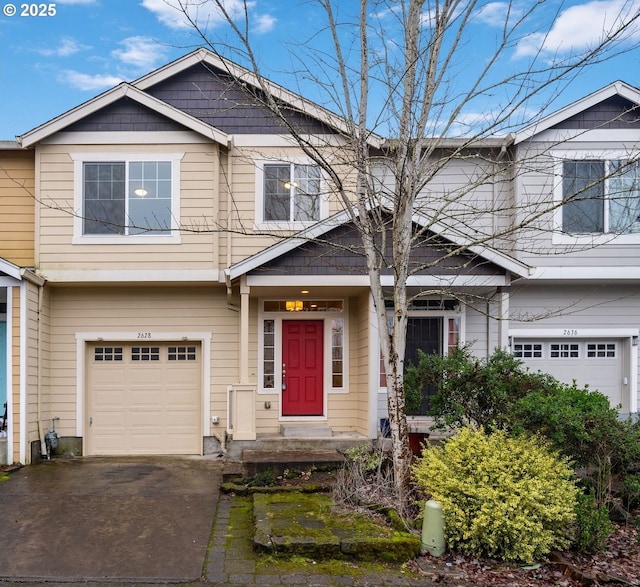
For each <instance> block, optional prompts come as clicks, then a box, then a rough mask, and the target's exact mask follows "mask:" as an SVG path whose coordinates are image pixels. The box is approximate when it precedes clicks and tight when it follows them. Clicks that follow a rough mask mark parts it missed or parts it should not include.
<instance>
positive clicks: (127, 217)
mask: <svg viewBox="0 0 640 587" xmlns="http://www.w3.org/2000/svg"><path fill="white" fill-rule="evenodd" d="M73 158H74V160H75V185H76V188H75V189H76V210H77V212H78V213H77V218H76V225H75V234H76V237H77V238H78V239H79V240H80V241H82V242H85V239H86V242H89V241H90V240H98V241H104V240H105V239H107V240H109V239H114V240H117V239H122V238H123V237H127V238H133V239H141V240H144V241H146V242H148V239H150V238H153V237H155V238H156V239H160V240H162V239H167V238H169V239H171V238H172V236H175V234H174V233H177V231H175V228H176V226H174V224H175V221H176V219H177V218H179V179H178V176H179V160H180V158H181V155H180V154H177V155H174V154H170V155H162V156H159V157H158V156H145V155H141V154H136V155H124V156H118V155H115V154H103V155H98V154H87V155H83V154H78V155H73Z"/></svg>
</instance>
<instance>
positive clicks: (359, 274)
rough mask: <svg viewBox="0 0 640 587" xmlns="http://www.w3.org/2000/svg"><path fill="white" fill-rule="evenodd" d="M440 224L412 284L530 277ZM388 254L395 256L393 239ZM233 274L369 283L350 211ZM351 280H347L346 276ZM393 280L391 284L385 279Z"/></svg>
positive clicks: (421, 250)
mask: <svg viewBox="0 0 640 587" xmlns="http://www.w3.org/2000/svg"><path fill="white" fill-rule="evenodd" d="M414 224H415V226H416V227H420V228H421V227H423V226H425V225H426V219H425V218H422V217H420V216H419V215H416V216H414ZM444 232H445V231H444V229H443V228H442V227H441V226H439V225H437V224H430V225H429V229H428V230H425V232H424V234H423V235H422V236H421V237H420V239H419V242H418V246H416V247H415V248H414V249H413V251H412V259H411V264H412V268H413V270H414V272H413V274H412V276H411V277H410V284H413V285H444V284H447V285H453V284H457V285H465V284H469V285H471V284H472V282H473V283H475V284H479V283H484V284H494V285H495V284H498V282H499V283H502V282H503V281H504V280H503V279H496V278H501V277H504V276H506V274H507V273H511V274H514V275H516V276H519V277H523V276H528V275H529V273H530V270H531V268H530V267H529V266H527V265H525V264H523V263H521V262H519V261H517V260H515V259H513V258H512V257H509V256H508V255H505V254H504V253H501V252H499V251H496V250H494V249H491V248H488V247H485V246H479V245H473V244H469V245H468V246H467V243H465V241H464V239H463V238H462V237H461V236H456V235H454V236H453V238H452V236H451V235H450V234H442V233H444ZM386 258H387V259H389V260H391V258H392V257H391V251H390V243H389V239H387V252H386ZM382 274H383V284H384V285H391V284H392V282H393V280H392V277H393V267H392V264H391V262H388V263H386V264H385V267H384V268H383V270H382ZM227 275H228V277H229V279H236V278H238V277H240V276H242V275H250V276H251V278H252V279H253V280H255V279H257V278H258V277H262V278H266V277H271V278H274V277H277V278H278V279H279V280H280V283H281V284H282V285H284V282H285V281H290V280H291V279H294V280H295V281H296V283H297V282H298V281H299V278H300V276H305V277H306V278H313V279H315V281H316V284H320V283H322V284H324V285H329V283H330V280H331V279H333V280H335V281H334V283H335V284H336V285H337V284H339V283H344V284H345V285H347V281H348V282H349V283H348V284H349V285H358V284H359V285H367V284H368V281H367V270H366V263H365V258H364V252H363V248H362V243H361V239H360V235H359V234H358V231H357V228H356V227H355V226H354V224H353V222H352V221H351V217H350V216H349V215H348V214H347V213H346V212H341V213H339V214H336V215H335V216H333V217H331V218H329V219H327V220H326V221H324V222H320V223H317V224H315V225H314V226H312V227H310V228H308V229H306V230H303V231H301V232H299V233H298V234H296V235H295V236H293V237H291V238H288V239H284V240H282V241H281V242H279V243H277V244H275V245H273V246H271V247H269V248H268V249H265V250H264V251H261V252H259V253H257V254H255V255H253V256H252V257H248V258H247V259H245V260H243V261H241V262H239V263H237V264H235V265H233V266H231V267H230V268H229V269H228V270H227ZM345 280H347V281H345ZM386 282H388V283H386Z"/></svg>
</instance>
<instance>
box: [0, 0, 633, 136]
mask: <svg viewBox="0 0 640 587" xmlns="http://www.w3.org/2000/svg"><path fill="white" fill-rule="evenodd" d="M172 1H175V0H167V1H165V0H58V1H57V2H52V3H44V5H45V7H46V9H47V10H46V11H45V12H46V13H47V14H46V15H42V16H30V15H29V16H28V15H27V14H28V13H29V12H31V11H35V12H39V11H40V7H41V6H42V5H43V3H42V2H40V3H35V2H31V3H24V2H23V3H21V2H7V1H6V0H0V8H1V9H2V13H1V14H0V140H12V139H14V137H15V136H16V135H19V134H23V133H25V132H27V131H28V130H31V129H32V128H35V127H36V126H38V125H40V124H42V123H43V122H46V121H47V120H50V119H51V118H54V117H55V116H58V115H59V114H62V113H63V112H65V111H66V110H68V109H70V108H73V107H74V106H76V105H78V104H81V103H82V102H85V101H86V100H88V99H90V98H92V97H94V96H96V95H98V94H100V93H101V92H103V91H105V90H107V89H108V88H110V87H112V86H114V85H116V84H118V83H119V82H120V81H123V80H124V81H130V80H133V79H136V78H137V77H140V76H141V75H143V74H145V73H147V72H149V71H151V70H153V69H155V68H157V67H159V66H161V65H164V64H166V63H168V62H170V61H172V60H173V59H175V58H177V57H179V56H181V55H184V54H186V53H188V52H190V51H191V50H193V49H194V48H196V47H197V46H200V45H201V42H200V41H199V39H198V38H197V37H196V36H195V35H194V33H193V31H192V30H191V29H190V28H188V27H187V26H185V24H184V22H183V21H182V19H181V18H180V16H179V15H178V13H177V12H176V11H175V10H174V9H172V7H171V6H170V3H171V2H172ZM191 1H192V2H195V3H196V4H199V5H201V6H200V8H199V10H198V13H197V18H198V19H199V22H201V23H205V22H206V23H208V27H209V29H208V30H209V32H210V38H212V39H214V40H216V41H220V42H223V41H224V40H225V39H226V38H227V37H226V35H227V34H228V33H227V32H225V29H224V28H222V27H220V26H219V25H218V20H217V19H218V16H217V15H216V13H215V12H212V11H208V10H207V8H206V6H207V5H202V4H203V3H202V1H201V0H191ZM237 2H239V0H227V4H228V5H229V6H230V7H231V8H233V6H234V4H235V3H237ZM342 2H344V0H342ZM353 3H354V2H353V1H352V2H351V4H353ZM9 4H12V5H13V6H15V8H16V13H15V14H11V12H12V11H11V7H10V6H8V5H9ZM347 4H349V0H347ZM388 4H389V5H392V4H393V2H389V3H388ZM482 4H483V7H482V9H481V10H479V11H478V12H477V13H476V15H475V16H474V18H475V22H474V26H476V27H477V28H476V29H474V31H476V37H475V38H474V41H473V43H470V44H469V46H468V51H469V59H474V58H475V57H477V56H478V55H481V54H482V49H483V47H484V42H483V39H487V38H489V37H490V36H491V35H495V31H498V30H499V27H500V26H501V25H502V24H503V23H504V18H505V16H504V15H505V6H506V4H505V3H504V2H484V3H482ZM512 4H513V6H514V8H515V9H516V10H523V9H526V7H527V5H530V4H531V2H524V1H523V2H518V1H517V0H516V1H515V2H513V3H512ZM625 4H626V7H625V10H626V11H627V12H629V11H631V12H637V11H638V10H639V9H640V1H638V0H633V1H631V2H625V0H592V1H579V0H578V1H568V2H560V1H555V0H546V2H545V5H546V6H545V10H547V8H548V12H547V15H553V19H552V20H553V25H552V28H551V29H550V34H549V35H548V36H546V37H543V36H541V34H540V31H536V30H532V31H531V34H529V35H528V36H527V37H525V38H523V39H522V40H521V41H520V42H519V43H517V45H514V47H513V48H512V49H511V51H510V54H509V56H508V59H507V60H505V62H504V63H505V67H513V68H518V67H522V63H523V60H525V59H527V58H528V57H530V56H531V55H532V54H534V53H536V52H538V53H539V54H541V55H543V56H544V55H558V54H562V52H563V51H566V50H570V49H572V48H573V49H580V48H582V47H584V46H586V44H588V43H589V42H592V41H593V39H594V38H595V37H596V36H597V35H598V34H600V33H601V31H602V30H603V26H606V25H607V19H610V18H611V15H612V14H614V13H617V12H619V11H620V9H621V7H622V6H623V5H625ZM249 5H250V14H251V34H252V36H253V38H254V42H255V47H256V52H257V54H258V57H259V58H260V60H261V62H262V63H264V64H265V65H266V66H267V67H268V70H267V73H268V74H269V76H270V77H271V78H272V79H274V81H277V82H279V83H282V84H283V85H285V86H287V87H289V88H290V89H292V90H296V89H297V88H295V87H292V83H293V81H294V80H293V78H292V77H291V76H289V77H288V76H287V75H286V74H285V72H287V71H289V72H290V71H291V69H292V65H291V63H292V58H291V55H290V49H291V45H290V43H292V42H295V40H296V39H298V40H299V39H300V38H301V35H302V34H310V32H311V31H312V30H315V29H316V28H317V23H318V22H319V17H318V9H317V7H314V5H313V3H312V2H308V1H307V2H305V1H300V2H298V1H296V0H252V1H251V2H249ZM50 6H51V7H53V10H51V9H50V8H49V7H50ZM343 6H345V4H343ZM193 10H194V12H193V13H192V14H193V16H194V17H195V16H196V13H195V8H194V9H193ZM49 12H51V14H49ZM53 12H55V14H53ZM21 13H27V14H25V15H21ZM381 14H382V16H381V18H384V17H385V15H384V14H383V13H382V11H381ZM549 18H550V17H549ZM550 20H551V19H550ZM344 34H347V35H348V32H345V33H344ZM639 46H640V37H638V36H637V35H635V36H632V38H631V39H630V40H629V42H628V43H627V44H626V45H625V48H630V50H629V51H627V52H625V53H624V54H623V55H620V56H618V57H617V58H615V59H612V60H610V61H608V62H607V63H605V64H602V65H599V66H596V67H594V68H592V69H590V70H589V71H588V72H585V73H584V74H582V75H581V76H579V77H578V78H577V79H576V80H574V81H572V83H571V84H570V85H569V86H568V87H567V88H566V90H565V91H564V92H563V94H562V95H561V96H560V97H559V98H558V99H557V100H556V101H555V102H554V104H553V106H554V107H560V106H562V105H564V104H566V103H568V102H570V101H572V100H575V99H578V98H579V97H581V96H583V95H585V94H586V93H589V92H592V91H594V90H596V89H598V88H600V87H602V86H604V85H606V84H608V83H610V82H612V81H615V80H617V79H622V80H624V81H627V82H628V83H630V84H632V85H635V86H640V49H639V48H638V47H639ZM298 81H300V78H299V79H298ZM301 83H303V82H301ZM303 89H305V88H304V85H303ZM305 94H307V97H309V98H311V99H316V98H317V96H314V95H313V92H312V91H311V90H310V88H309V87H307V88H306V90H305ZM471 115H473V113H471Z"/></svg>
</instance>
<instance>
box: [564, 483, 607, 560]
mask: <svg viewBox="0 0 640 587" xmlns="http://www.w3.org/2000/svg"><path fill="white" fill-rule="evenodd" d="M612 532H613V524H612V523H611V520H609V511H608V509H607V507H606V506H605V505H599V504H598V503H596V498H595V496H594V494H593V492H589V493H580V494H578V498H577V501H576V532H575V537H574V540H575V543H576V547H577V548H578V550H580V551H581V552H589V553H593V552H598V551H600V550H604V548H605V547H606V545H607V540H608V539H609V536H610V535H611V533H612Z"/></svg>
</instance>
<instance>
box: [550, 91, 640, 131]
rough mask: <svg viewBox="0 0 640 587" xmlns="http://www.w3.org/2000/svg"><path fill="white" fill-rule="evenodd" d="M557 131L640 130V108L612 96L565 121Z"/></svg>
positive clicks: (619, 97) (559, 125)
mask: <svg viewBox="0 0 640 587" xmlns="http://www.w3.org/2000/svg"><path fill="white" fill-rule="evenodd" d="M553 128H557V129H564V128H570V129H578V130H589V129H599V128H601V129H611V130H614V129H622V128H640V107H639V106H638V105H636V104H633V103H632V102H629V101H628V100H625V99H624V98H622V97H621V96H612V97H611V98H608V99H607V100H603V101H602V102H600V104H598V105H597V106H594V107H593V108H589V109H588V110H584V111H583V112H580V113H578V114H576V115H575V116H572V117H571V118H567V119H566V120H563V121H562V122H560V123H559V124H557V125H555V126H554V127H553Z"/></svg>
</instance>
